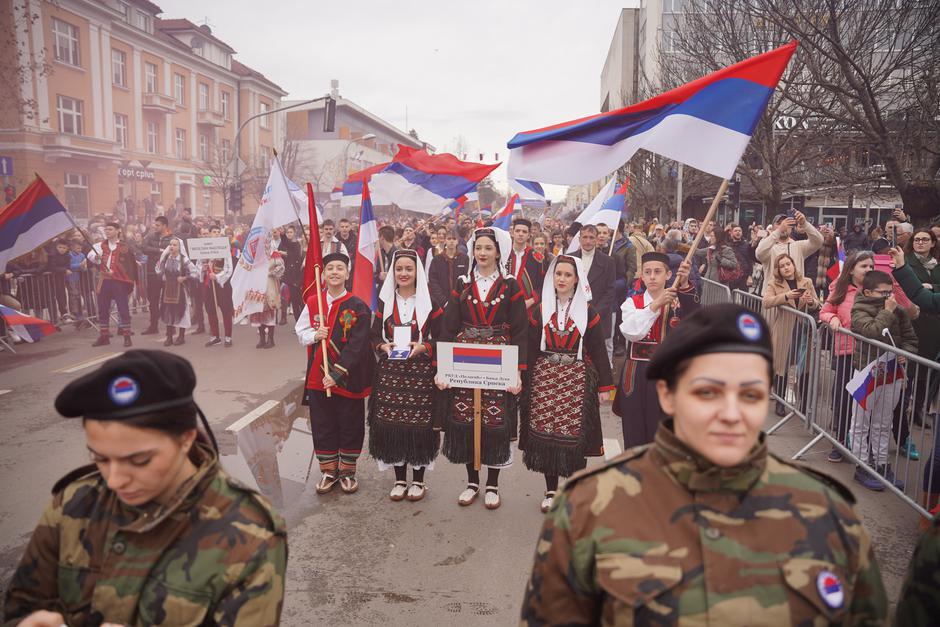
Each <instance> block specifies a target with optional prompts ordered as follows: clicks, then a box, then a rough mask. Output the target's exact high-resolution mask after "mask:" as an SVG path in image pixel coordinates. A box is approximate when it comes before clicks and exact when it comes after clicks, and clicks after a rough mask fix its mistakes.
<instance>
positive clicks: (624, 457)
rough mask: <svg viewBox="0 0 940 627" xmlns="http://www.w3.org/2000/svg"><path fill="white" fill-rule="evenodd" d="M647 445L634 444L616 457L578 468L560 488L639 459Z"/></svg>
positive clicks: (647, 447)
mask: <svg viewBox="0 0 940 627" xmlns="http://www.w3.org/2000/svg"><path fill="white" fill-rule="evenodd" d="M649 447H650V445H649V444H644V445H643V446H634V447H633V448H630V449H627V450H626V451H624V452H623V453H621V454H620V455H617V456H616V457H612V458H610V459H608V460H606V461H605V462H604V463H603V464H600V465H599V466H594V467H593V468H585V469H583V470H579V471H578V472H576V473H574V474H573V475H571V476H570V477H569V478H568V480H567V481H566V482H565V485H564V486H563V487H562V490H569V489H571V488H572V487H574V485H575V484H576V483H578V482H579V481H581V480H583V479H585V478H587V477H592V476H594V475H598V474H600V473H602V472H606V471H608V470H610V469H611V468H619V467H620V466H623V465H624V464H629V463H630V462H631V461H634V460H637V459H640V458H641V457H643V455H644V454H645V453H646V451H647V450H649Z"/></svg>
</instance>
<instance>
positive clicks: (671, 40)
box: [663, 30, 676, 52]
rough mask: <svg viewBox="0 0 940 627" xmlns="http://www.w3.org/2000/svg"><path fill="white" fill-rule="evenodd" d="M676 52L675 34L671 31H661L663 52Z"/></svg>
mask: <svg viewBox="0 0 940 627" xmlns="http://www.w3.org/2000/svg"><path fill="white" fill-rule="evenodd" d="M675 51H676V33H675V31H671V30H664V31H663V52H675Z"/></svg>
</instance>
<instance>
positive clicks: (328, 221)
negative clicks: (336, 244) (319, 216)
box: [322, 218, 336, 226]
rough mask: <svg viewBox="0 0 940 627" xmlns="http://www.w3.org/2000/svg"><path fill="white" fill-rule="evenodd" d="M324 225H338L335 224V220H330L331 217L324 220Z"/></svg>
mask: <svg viewBox="0 0 940 627" xmlns="http://www.w3.org/2000/svg"><path fill="white" fill-rule="evenodd" d="M322 226H336V225H335V224H333V221H332V220H330V219H329V218H327V219H326V220H324V221H323V225H322Z"/></svg>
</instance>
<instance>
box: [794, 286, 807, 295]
mask: <svg viewBox="0 0 940 627" xmlns="http://www.w3.org/2000/svg"><path fill="white" fill-rule="evenodd" d="M796 291H797V292H798V293H799V295H800V296H802V295H803V294H805V293H806V288H805V287H798V288H796Z"/></svg>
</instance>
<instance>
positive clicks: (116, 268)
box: [88, 222, 137, 346]
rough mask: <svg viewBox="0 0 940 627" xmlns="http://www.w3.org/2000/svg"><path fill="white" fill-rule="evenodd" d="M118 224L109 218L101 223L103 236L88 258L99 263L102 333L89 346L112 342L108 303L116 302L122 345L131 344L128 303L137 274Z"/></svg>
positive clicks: (98, 291) (99, 318)
mask: <svg viewBox="0 0 940 627" xmlns="http://www.w3.org/2000/svg"><path fill="white" fill-rule="evenodd" d="M120 234H121V225H119V224H118V223H117V222H108V223H107V224H105V226H104V236H105V239H104V240H103V241H101V242H98V243H97V244H95V245H94V246H92V248H91V251H89V253H88V261H89V262H90V263H93V264H95V265H97V266H98V272H99V274H98V283H97V285H96V288H95V289H96V292H97V294H98V324H99V325H100V326H101V335H100V336H99V337H98V339H97V340H95V342H94V344H92V346H104V345H105V344H110V343H111V330H110V327H111V303H116V304H117V310H118V335H123V336H124V346H130V345H131V311H130V307H129V305H128V298H130V295H131V291H132V290H133V289H134V281H135V280H136V278H137V262H136V261H135V260H134V254H133V253H132V252H131V249H130V248H129V247H128V245H127V244H125V243H124V242H122V241H120V240H119V239H118V238H119V236H120Z"/></svg>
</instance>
